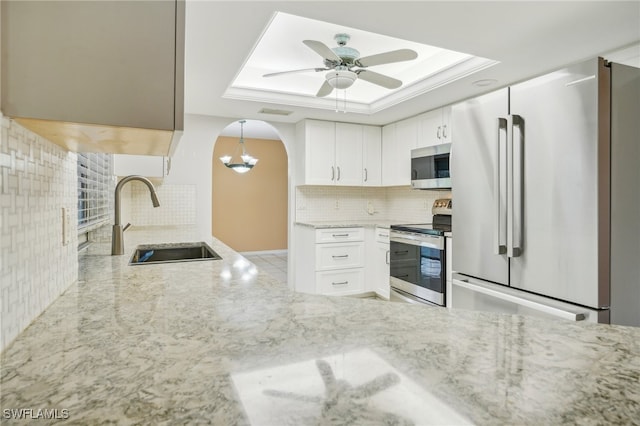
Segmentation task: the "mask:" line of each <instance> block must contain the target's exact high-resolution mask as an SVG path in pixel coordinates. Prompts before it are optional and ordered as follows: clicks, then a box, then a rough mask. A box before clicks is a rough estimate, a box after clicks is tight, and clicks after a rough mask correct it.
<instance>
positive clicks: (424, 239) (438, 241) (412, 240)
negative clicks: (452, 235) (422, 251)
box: [389, 234, 444, 250]
mask: <svg viewBox="0 0 640 426" xmlns="http://www.w3.org/2000/svg"><path fill="white" fill-rule="evenodd" d="M389 241H391V242H395V243H403V244H409V245H411V246H419V247H428V248H434V249H438V250H444V238H442V237H434V236H431V235H421V236H420V237H419V238H416V237H411V235H408V234H402V235H399V234H391V237H390V238H389Z"/></svg>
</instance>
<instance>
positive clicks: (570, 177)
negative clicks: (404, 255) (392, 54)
mask: <svg viewBox="0 0 640 426" xmlns="http://www.w3.org/2000/svg"><path fill="white" fill-rule="evenodd" d="M600 70H601V68H600V66H599V62H598V60H592V61H588V62H585V63H582V64H578V65H575V66H572V67H570V68H566V69H563V70H560V71H557V72H553V73H551V74H548V75H545V76H542V77H539V78H536V79H533V80H530V81H528V82H525V83H521V84H518V85H515V86H513V87H511V91H510V113H511V114H512V116H515V115H518V116H520V117H521V118H522V120H523V123H522V124H521V125H522V129H523V138H522V139H521V140H520V141H518V140H517V139H518V138H515V137H514V140H513V142H514V143H515V144H519V146H520V148H521V149H522V153H521V159H518V158H514V161H516V162H517V161H521V164H520V166H521V167H522V176H523V183H522V186H521V188H522V190H523V195H522V205H521V206H516V207H515V210H516V214H519V213H518V211H519V212H520V213H521V217H519V218H517V219H518V220H520V221H521V224H522V227H521V231H522V234H521V236H520V239H521V242H522V246H521V250H522V251H521V254H520V256H518V257H511V259H510V262H511V263H510V266H511V268H510V285H511V286H512V287H516V288H520V289H524V290H527V291H530V292H534V293H538V294H542V295H546V296H550V297H554V298H557V299H560V300H565V301H568V302H573V303H577V304H580V305H584V306H590V307H592V308H601V307H605V306H608V302H609V300H608V296H606V297H605V292H599V284H600V283H601V282H602V281H606V282H605V283H604V284H605V285H607V286H608V279H605V280H603V279H602V277H603V276H607V277H608V273H605V274H604V275H600V276H599V274H602V273H603V272H604V271H603V270H602V268H608V266H607V265H603V264H602V263H601V262H600V261H602V260H603V258H602V256H603V254H604V253H606V252H607V251H608V247H604V248H603V247H599V244H603V243H604V244H608V243H607V242H606V241H603V238H602V237H601V236H602V235H606V234H602V233H601V234H600V236H599V231H600V232H605V233H606V231H607V230H605V229H599V227H600V226H602V225H601V223H599V220H598V217H599V215H600V217H601V218H602V214H603V212H604V213H605V214H606V211H605V210H606V209H607V208H608V207H606V206H604V204H601V203H607V206H608V192H607V191H608V189H607V188H608V185H606V179H607V177H606V176H608V169H607V168H608V165H607V164H606V163H608V159H607V158H603V149H602V148H603V146H605V145H601V144H606V146H608V144H609V141H608V139H607V140H602V139H603V138H601V137H599V131H601V132H602V131H603V130H604V129H602V128H599V123H600V121H599V116H598V113H599V108H598V100H599V99H598V97H599V93H598V91H599V81H600V79H601V78H600V75H599V72H600ZM605 79H606V76H605ZM607 95H608V94H607ZM602 101H605V102H608V101H609V99H608V96H607V98H606V99H604V98H603V99H602ZM604 124H605V125H606V123H604ZM514 133H516V132H514ZM602 133H606V134H608V130H607V131H605V132H602ZM605 156H606V155H605ZM515 175H516V176H515V178H516V179H517V174H515ZM605 175H606V176H605ZM514 185H515V186H516V187H518V186H519V184H518V183H517V182H516V183H515V184H514ZM605 187H606V188H605ZM456 202H459V197H456ZM516 202H517V200H516ZM603 209H604V210H603ZM456 213H457V212H456ZM456 234H457V235H460V234H458V230H457V229H456ZM462 235H464V233H463V234H462ZM606 294H607V295H608V291H607V292H606Z"/></svg>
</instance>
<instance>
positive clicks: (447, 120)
mask: <svg viewBox="0 0 640 426" xmlns="http://www.w3.org/2000/svg"><path fill="white" fill-rule="evenodd" d="M452 134H453V129H452V128H451V107H450V106H446V107H444V108H442V139H441V140H440V142H441V143H449V142H452V141H453V138H452Z"/></svg>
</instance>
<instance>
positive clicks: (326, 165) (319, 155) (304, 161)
mask: <svg viewBox="0 0 640 426" xmlns="http://www.w3.org/2000/svg"><path fill="white" fill-rule="evenodd" d="M296 131H297V132H296V133H297V139H298V140H299V141H301V142H302V143H301V144H300V145H299V148H301V149H298V167H297V169H298V182H299V183H300V184H302V185H334V184H335V178H336V168H335V158H336V128H335V123H333V122H330V121H316V120H304V121H301V122H300V123H298V124H297V126H296Z"/></svg>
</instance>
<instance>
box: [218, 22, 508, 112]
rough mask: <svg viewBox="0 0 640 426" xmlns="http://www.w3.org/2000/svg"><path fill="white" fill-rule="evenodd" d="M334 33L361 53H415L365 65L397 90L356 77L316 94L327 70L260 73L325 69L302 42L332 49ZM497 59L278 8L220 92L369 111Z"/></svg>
mask: <svg viewBox="0 0 640 426" xmlns="http://www.w3.org/2000/svg"><path fill="white" fill-rule="evenodd" d="M338 33H347V34H349V36H350V37H351V39H350V40H349V42H348V43H347V47H351V48H354V49H357V50H358V51H359V52H360V57H365V56H370V55H375V54H378V53H383V52H388V51H392V50H397V49H412V50H414V51H416V52H417V53H418V57H417V59H414V60H410V61H405V62H398V63H393V64H385V65H376V66H371V67H370V68H368V69H370V70H371V71H375V72H377V73H381V74H384V75H388V76H390V77H393V78H396V79H399V80H401V81H402V82H403V84H402V86H401V87H400V88H398V89H386V88H383V87H380V86H377V85H375V84H372V83H369V82H367V81H364V80H361V79H358V80H356V81H355V83H354V84H353V85H352V86H351V87H349V88H348V89H346V90H334V91H333V92H332V93H331V94H330V95H328V96H326V97H324V98H318V97H316V96H315V95H316V93H317V92H318V89H319V88H320V86H321V85H322V84H323V83H324V81H325V75H326V74H327V72H328V71H320V72H314V71H309V72H300V73H294V74H285V75H279V76H273V77H263V75H264V74H268V73H274V72H280V71H289V70H296V69H305V68H324V63H323V58H322V57H321V56H320V55H318V54H317V53H316V52H314V51H313V50H311V49H310V48H309V47H307V46H306V45H305V44H303V42H302V41H303V40H317V41H320V42H322V43H324V44H325V45H326V46H328V47H330V48H334V47H337V44H336V41H335V40H334V36H335V34H338ZM496 63H497V61H493V60H490V59H486V58H479V57H476V56H472V55H469V54H466V53H461V52H454V51H451V50H446V49H441V48H438V47H434V46H429V45H425V44H420V43H415V42H411V41H407V40H401V39H398V38H393V37H388V36H385V35H381V34H375V33H371V32H367V31H362V30H358V29H355V28H348V27H344V26H342V25H336V24H331V23H328V22H322V21H318V20H313V19H308V18H303V17H300V16H295V15H290V14H287V13H282V12H277V13H275V14H274V16H273V18H272V20H271V22H270V23H269V25H268V26H267V28H266V29H265V30H264V32H263V33H262V36H261V37H260V38H259V40H258V41H257V42H256V44H255V47H254V49H253V51H252V52H251V53H250V54H249V56H248V58H247V59H246V61H245V63H244V65H243V67H242V69H241V70H240V71H239V72H238V74H237V75H236V77H235V79H234V80H233V82H232V83H231V85H230V86H229V87H228V89H227V90H226V92H225V94H224V96H223V97H224V98H229V99H242V100H251V101H261V102H267V103H277V104H281V105H294V106H304V107H311V108H321V109H336V105H337V104H338V105H339V106H340V109H342V108H343V106H344V105H346V109H347V110H349V111H350V112H359V113H364V114H373V113H376V112H378V111H381V110H383V109H385V108H388V107H390V106H392V105H395V104H397V103H399V102H402V101H405V100H407V99H410V98H413V97H415V96H418V95H420V94H423V93H426V92H428V91H429V90H432V89H435V88H437V87H440V86H442V85H444V84H447V83H450V82H452V81H455V80H457V79H459V78H462V77H465V76H468V75H470V74H472V73H474V72H477V71H480V70H482V69H485V68H487V67H490V66H492V65H494V64H496Z"/></svg>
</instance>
